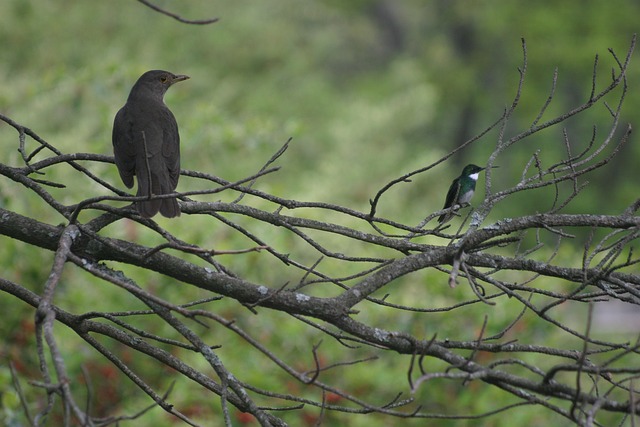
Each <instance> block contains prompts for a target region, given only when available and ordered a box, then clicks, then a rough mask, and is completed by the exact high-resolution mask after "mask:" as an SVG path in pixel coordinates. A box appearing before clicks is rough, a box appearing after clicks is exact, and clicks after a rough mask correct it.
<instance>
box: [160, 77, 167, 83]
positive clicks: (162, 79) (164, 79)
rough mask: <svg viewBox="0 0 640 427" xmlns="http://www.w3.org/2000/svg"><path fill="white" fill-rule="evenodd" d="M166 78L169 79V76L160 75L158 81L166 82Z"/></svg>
mask: <svg viewBox="0 0 640 427" xmlns="http://www.w3.org/2000/svg"><path fill="white" fill-rule="evenodd" d="M168 80H169V78H168V77H167V76H162V77H160V82H162V83H166V82H167V81H168Z"/></svg>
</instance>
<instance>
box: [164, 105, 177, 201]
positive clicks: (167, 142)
mask: <svg viewBox="0 0 640 427" xmlns="http://www.w3.org/2000/svg"><path fill="white" fill-rule="evenodd" d="M163 116H164V117H163V120H162V121H161V123H162V134H163V138H162V139H163V142H162V157H163V158H164V162H165V164H166V166H167V169H168V170H169V179H170V181H171V186H172V187H173V189H175V188H176V186H177V185H178V178H180V134H179V133H178V123H176V118H175V117H174V116H173V113H172V112H171V110H169V109H168V108H167V109H166V110H165V112H164V114H163Z"/></svg>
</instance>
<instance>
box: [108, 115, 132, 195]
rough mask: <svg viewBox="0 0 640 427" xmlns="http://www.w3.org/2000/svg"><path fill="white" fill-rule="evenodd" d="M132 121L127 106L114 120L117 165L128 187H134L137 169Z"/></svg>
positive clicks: (114, 149)
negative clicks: (134, 176)
mask: <svg viewBox="0 0 640 427" xmlns="http://www.w3.org/2000/svg"><path fill="white" fill-rule="evenodd" d="M131 126H132V124H131V121H130V120H129V118H128V115H127V112H126V106H125V107H122V108H121V109H120V110H119V111H118V113H117V114H116V117H115V119H114V120H113V133H112V135H111V137H112V142H113V154H114V155H115V160H116V167H117V168H118V172H119V173H120V178H122V182H124V185H126V186H127V187H128V188H131V187H133V175H134V173H135V170H136V147H135V144H134V143H133V142H134V141H133V137H132V135H131Z"/></svg>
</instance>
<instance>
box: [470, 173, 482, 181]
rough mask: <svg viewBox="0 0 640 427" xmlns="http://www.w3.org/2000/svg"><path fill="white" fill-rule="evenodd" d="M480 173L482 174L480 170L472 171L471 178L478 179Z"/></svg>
mask: <svg viewBox="0 0 640 427" xmlns="http://www.w3.org/2000/svg"><path fill="white" fill-rule="evenodd" d="M479 175H480V172H476V173H472V174H471V175H469V178H471V179H472V180H474V181H477V180H478V176H479Z"/></svg>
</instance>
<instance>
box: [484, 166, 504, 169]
mask: <svg viewBox="0 0 640 427" xmlns="http://www.w3.org/2000/svg"><path fill="white" fill-rule="evenodd" d="M499 167H500V166H491V167H490V168H489V169H496V168H499ZM482 169H487V168H482Z"/></svg>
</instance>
